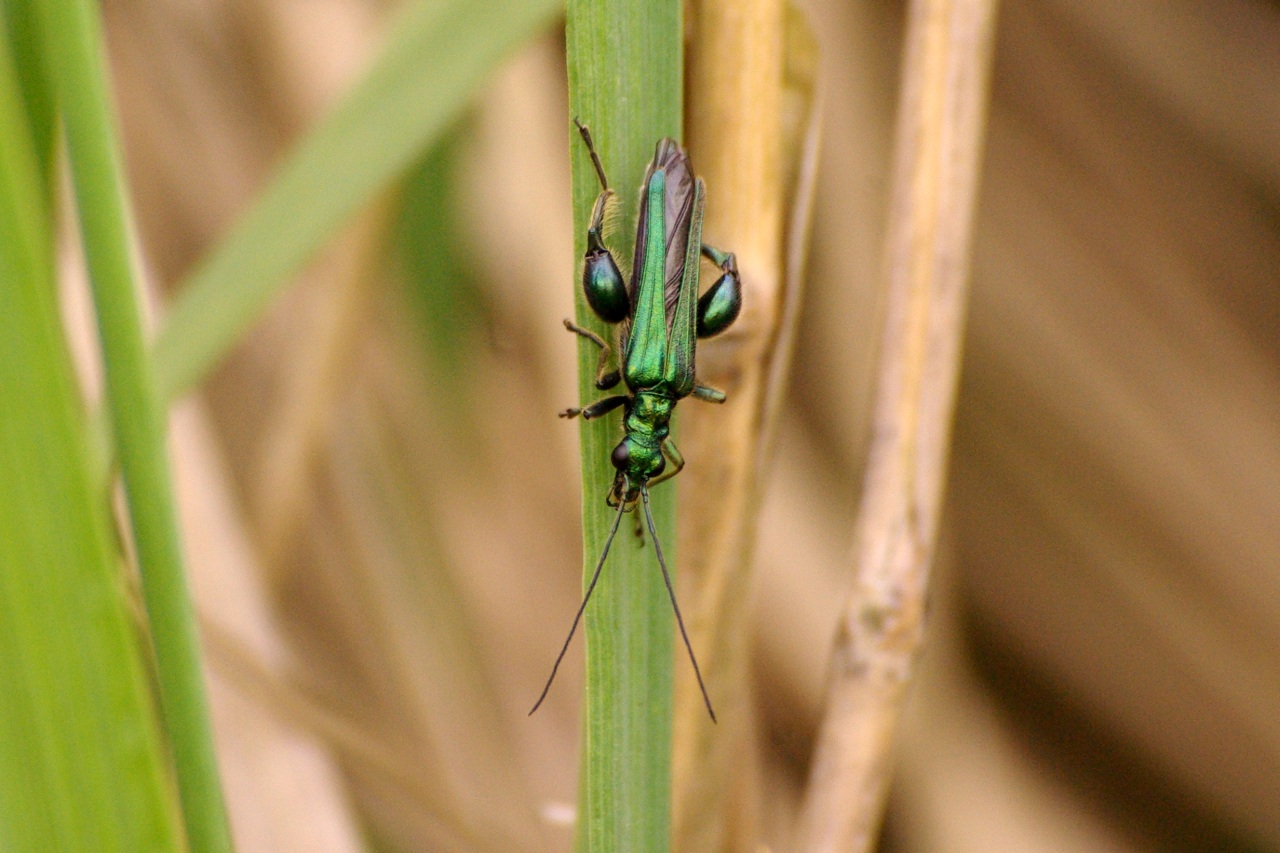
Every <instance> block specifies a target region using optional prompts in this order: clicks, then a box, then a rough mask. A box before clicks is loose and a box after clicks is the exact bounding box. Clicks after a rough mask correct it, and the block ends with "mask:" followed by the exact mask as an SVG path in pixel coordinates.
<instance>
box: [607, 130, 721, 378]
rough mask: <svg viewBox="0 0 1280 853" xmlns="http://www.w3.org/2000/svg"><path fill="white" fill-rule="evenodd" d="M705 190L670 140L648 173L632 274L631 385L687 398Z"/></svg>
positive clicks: (661, 143) (628, 356)
mask: <svg viewBox="0 0 1280 853" xmlns="http://www.w3.org/2000/svg"><path fill="white" fill-rule="evenodd" d="M704 194H705V190H704V188H703V184H702V182H701V181H698V180H695V178H694V176H693V169H692V167H691V166H690V164H689V155H688V154H686V153H685V150H684V149H683V148H681V147H680V145H679V144H678V143H676V142H675V140H672V139H663V140H661V141H659V142H658V145H657V148H656V150H655V151H654V155H653V162H652V163H650V164H649V168H648V170H647V171H646V172H645V184H644V190H643V192H642V194H641V197H640V218H639V223H638V224H637V227H636V250H635V261H634V266H633V267H632V275H631V305H632V316H631V328H630V330H629V337H628V341H627V346H626V349H625V353H626V359H625V368H624V375H625V377H626V380H627V385H628V387H630V388H632V389H633V390H634V389H641V388H644V389H651V390H661V391H665V392H667V393H669V394H671V395H672V396H673V397H676V398H680V397H684V396H686V395H688V394H689V393H690V392H691V391H692V390H693V384H694V364H693V362H694V345H695V341H696V331H697V300H698V264H699V252H700V251H701V247H702V208H703V197H704Z"/></svg>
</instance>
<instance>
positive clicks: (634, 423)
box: [529, 118, 742, 722]
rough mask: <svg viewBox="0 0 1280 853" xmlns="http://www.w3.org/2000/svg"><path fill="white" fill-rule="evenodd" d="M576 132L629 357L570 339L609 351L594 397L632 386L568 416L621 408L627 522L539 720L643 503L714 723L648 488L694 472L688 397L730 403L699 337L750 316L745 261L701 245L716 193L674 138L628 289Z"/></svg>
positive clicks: (657, 158) (604, 312)
mask: <svg viewBox="0 0 1280 853" xmlns="http://www.w3.org/2000/svg"><path fill="white" fill-rule="evenodd" d="M574 124H575V125H577V128H578V133H579V134H580V135H581V137H582V141H583V143H584V144H585V145H586V147H587V152H588V153H589V154H590V156H591V163H592V166H593V167H594V168H595V171H596V176H597V177H598V178H599V179H600V193H599V195H598V196H597V197H596V200H595V204H594V205H593V206H592V209H591V219H590V222H589V224H588V226H587V248H586V253H585V255H584V258H583V269H582V289H583V293H584V295H585V296H586V299H587V304H588V305H589V306H590V307H591V310H592V311H593V312H594V313H595V314H596V316H597V317H599V318H600V319H601V320H604V321H605V322H606V323H610V324H613V325H614V326H615V328H616V340H615V343H616V346H617V351H618V352H619V353H620V356H619V358H618V365H617V366H616V367H614V368H612V369H610V366H609V365H610V362H611V360H612V356H613V353H614V348H613V347H612V346H611V345H610V344H609V343H607V342H606V341H605V340H604V339H603V338H602V337H600V336H599V335H597V334H596V333H595V332H592V331H590V330H589V329H584V328H582V327H580V326H577V325H575V324H574V323H573V322H572V321H571V320H565V321H564V324H565V327H566V328H567V329H568V330H569V331H571V332H573V333H574V334H576V335H580V336H581V337H583V338H586V339H587V340H589V341H591V342H592V343H593V344H595V345H596V346H598V347H599V348H600V358H599V361H598V363H597V366H596V378H595V386H596V388H598V389H599V390H601V391H608V390H611V389H614V388H616V387H617V386H618V384H619V383H623V384H624V386H625V389H626V393H621V394H614V395H612V396H609V397H605V398H603V399H601V400H597V401H596V402H594V403H592V404H590V405H589V406H586V407H577V408H570V409H566V410H564V411H563V412H561V413H560V416H561V417H564V418H574V417H578V416H581V417H582V418H583V419H584V420H592V419H594V418H598V417H601V416H602V415H605V414H608V413H609V412H611V411H613V410H614V409H617V408H619V407H622V409H623V417H622V427H623V437H622V440H621V441H620V442H619V443H618V445H617V446H616V447H615V448H614V449H613V453H612V455H611V457H610V458H611V461H612V462H613V467H614V468H615V469H617V473H616V474H615V475H614V480H613V485H612V487H611V488H610V490H609V493H608V495H607V496H606V501H607V502H608V504H609V505H610V506H616V507H617V508H618V512H617V514H616V515H615V517H614V521H613V526H612V528H611V529H610V531H609V537H608V539H607V540H606V541H605V546H604V550H603V552H602V553H601V554H600V559H599V562H597V564H596V568H595V572H594V573H593V574H592V577H591V582H590V584H588V586H587V592H586V594H585V595H584V596H583V599H582V604H581V606H579V608H578V613H577V615H576V616H574V619H573V625H572V627H570V629H569V636H568V637H567V638H566V639H565V642H564V646H563V647H562V648H561V650H560V655H559V656H558V657H557V658H556V662H555V665H554V666H553V667H552V669H551V677H550V678H549V679H547V685H546V687H545V688H543V691H542V695H541V696H540V697H539V698H538V701H537V703H536V704H535V705H534V706H533V710H532V711H530V712H529V713H530V714H532V713H533V711H536V710H537V709H538V707H539V706H540V705H541V704H542V700H543V699H545V698H546V695H547V691H548V690H550V688H551V682H552V681H553V680H554V679H555V675H556V670H557V669H558V668H559V666H560V661H561V660H562V659H563V658H564V655H565V652H566V651H567V649H568V648H569V641H570V640H572V639H573V634H574V631H576V630H577V627H578V622H579V621H580V620H581V618H582V614H583V611H584V610H585V609H586V606H587V602H588V601H589V600H590V598H591V593H592V591H593V590H594V589H595V586H596V581H597V580H599V578H600V571H601V569H602V568H603V567H604V563H605V559H606V558H607V557H608V555H609V548H610V546H611V545H612V544H613V538H614V535H615V534H616V533H617V532H618V525H619V523H620V522H621V520H622V513H623V512H625V511H629V510H632V509H634V508H635V506H636V504H637V502H639V503H640V504H641V505H642V506H643V509H644V516H645V521H646V523H647V526H648V528H649V535H650V537H651V538H652V539H653V544H654V549H655V551H656V553H657V557H658V564H659V566H661V568H662V578H663V581H664V582H665V583H666V586H667V593H668V595H669V596H670V598H671V607H672V610H673V611H674V612H675V616H676V622H677V624H678V625H679V627H680V636H681V637H682V638H683V639H684V645H685V648H686V650H687V651H688V652H689V660H690V662H691V663H692V664H693V671H694V674H695V675H696V676H697V679H698V687H699V688H700V689H701V690H702V698H703V701H704V702H705V703H706V706H707V712H708V713H709V714H710V715H711V719H712V721H713V722H714V721H715V718H716V715H715V711H714V710H712V708H711V700H710V698H709V697H708V696H707V689H706V686H705V685H704V684H703V681H702V672H701V671H700V670H699V668H698V661H697V658H696V657H695V656H694V654H693V646H692V645H691V644H690V642H689V635H688V632H687V631H686V630H685V626H684V619H683V617H682V616H681V615H680V606H679V605H678V604H677V603H676V596H675V590H674V588H673V587H672V585H671V576H670V573H669V572H668V571H667V565H666V560H665V559H664V558H663V556H662V546H661V544H660V543H659V541H658V536H657V531H656V530H655V529H654V524H653V515H652V513H651V512H650V511H649V489H650V488H651V487H652V486H656V485H657V484H659V483H661V482H663V481H664V480H668V479H670V478H672V477H674V476H675V475H676V474H679V473H680V471H681V469H683V468H684V457H683V456H682V455H681V454H680V451H679V449H678V448H677V447H676V445H675V442H674V441H672V439H671V434H670V432H671V430H670V421H671V414H672V412H673V411H674V409H675V406H676V403H678V402H679V401H680V400H682V399H684V398H685V397H689V396H693V397H696V398H698V399H700V400H705V401H707V402H711V403H723V402H724V401H725V394H724V392H723V391H720V390H717V389H715V388H712V387H710V386H708V385H702V384H700V383H699V382H698V381H697V375H696V371H695V365H694V362H695V359H694V356H695V353H696V350H697V340H698V339H699V338H708V337H711V336H712V335H717V334H719V333H720V332H723V331H724V330H725V329H727V328H728V327H729V326H730V325H732V324H733V321H734V320H736V319H737V318H738V314H739V312H740V311H741V310H742V281H741V277H740V276H739V273H738V263H737V259H736V257H735V256H734V254H733V253H732V252H723V251H720V250H719V249H716V248H713V247H711V246H708V245H706V244H704V243H703V242H702V215H703V209H704V207H705V204H706V187H705V185H704V184H703V182H702V179H701V178H698V177H696V175H695V174H694V171H693V166H692V164H691V163H690V162H689V155H688V153H687V152H686V151H685V150H684V148H683V147H681V146H680V144H679V143H678V142H676V141H675V140H674V139H670V138H664V139H661V140H659V141H658V143H657V145H656V147H655V150H654V154H653V160H652V161H651V162H650V163H649V166H648V168H647V169H646V170H645V175H644V183H643V184H642V186H641V190H640V213H639V217H638V221H637V223H636V242H635V257H634V263H633V266H632V273H631V279H630V282H626V281H624V280H623V277H622V273H621V272H620V271H619V269H618V265H617V262H616V261H614V258H613V253H612V252H610V251H609V249H608V247H607V246H606V245H605V242H604V225H605V218H606V216H605V214H606V210H607V208H608V207H609V205H610V203H611V202H613V201H614V192H613V190H612V189H610V188H609V181H608V179H607V178H606V177H605V172H604V166H603V165H602V164H601V162H600V156H599V155H598V154H597V153H596V149H595V145H594V144H593V143H592V140H591V132H590V131H589V130H588V129H587V127H586V125H584V124H583V123H582V122H580V121H578V120H577V119H576V118H575V119H574ZM704 257H705V258H706V259H707V260H709V261H711V263H713V264H715V265H716V266H717V267H719V269H720V273H721V274H720V277H719V278H718V279H717V280H716V282H715V284H713V285H712V286H711V287H710V288H708V289H707V292H706V293H704V294H702V296H701V297H699V295H698V289H699V279H700V273H701V271H700V264H701V259H702V258H704ZM668 463H669V464H668Z"/></svg>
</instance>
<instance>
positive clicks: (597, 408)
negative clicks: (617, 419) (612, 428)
mask: <svg viewBox="0 0 1280 853" xmlns="http://www.w3.org/2000/svg"><path fill="white" fill-rule="evenodd" d="M629 399H631V398H630V397H628V396H627V395H626V394H618V395H617V396H614V397H605V398H604V399H603V400H596V401H595V402H594V403H592V404H591V405H590V406H587V407H586V408H585V409H584V408H582V407H580V406H574V407H573V408H572V409H565V410H564V411H563V412H561V413H560V417H562V418H576V417H577V416H578V415H582V419H583V420H584V421H589V420H591V419H593V418H598V417H600V416H601V415H604V414H608V413H609V412H612V411H613V410H614V409H616V408H618V407H619V406H621V405H622V404H623V403H625V402H627V400H629Z"/></svg>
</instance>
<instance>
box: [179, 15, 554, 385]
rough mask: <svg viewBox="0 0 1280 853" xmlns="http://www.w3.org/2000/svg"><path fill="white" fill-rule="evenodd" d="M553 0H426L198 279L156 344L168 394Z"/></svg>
mask: <svg viewBox="0 0 1280 853" xmlns="http://www.w3.org/2000/svg"><path fill="white" fill-rule="evenodd" d="M560 8H561V5H560V3H559V2H556V0H488V2H483V3H475V2H468V0H446V2H419V3H416V4H414V5H413V6H412V7H411V8H410V9H409V10H408V11H407V14H406V15H405V17H404V18H403V19H402V20H401V21H400V22H399V25H398V26H397V28H396V30H395V32H394V33H393V35H392V37H391V39H390V41H389V42H388V44H387V46H386V48H385V49H384V51H383V53H382V55H381V56H380V57H379V59H378V61H377V62H376V63H375V65H374V66H373V68H372V69H371V70H370V71H369V73H368V74H367V75H366V76H365V77H364V79H362V80H361V82H360V83H359V85H358V86H357V87H356V88H355V90H354V91H353V92H352V93H351V94H350V95H349V96H347V97H346V98H345V99H344V100H343V101H342V102H341V103H340V104H339V105H338V106H337V107H336V108H335V109H334V111H333V112H332V113H331V114H330V115H329V117H328V118H327V119H325V120H324V121H323V123H322V124H321V125H320V126H319V127H317V128H316V129H315V130H314V131H313V132H311V133H309V134H308V135H307V136H306V137H305V138H304V139H303V140H302V142H301V143H300V144H299V146H298V147H297V149H296V150H295V151H294V152H293V154H292V155H290V157H289V159H288V160H287V161H286V162H285V163H284V165H283V167H282V168H281V169H280V171H279V172H278V173H277V174H276V176H275V178H274V179H273V180H272V182H271V184H270V185H269V186H268V187H267V188H266V190H265V191H264V192H263V193H262V195H261V196H260V197H259V198H258V200H257V201H256V203H255V204H254V206H253V207H252V209H250V210H249V212H248V213H247V214H246V215H245V216H244V218H243V219H242V220H241V221H240V222H239V224H237V225H236V227H235V228H234V230H233V231H232V232H231V234H230V235H229V236H228V237H227V239H226V240H224V241H223V243H222V244H221V245H220V246H219V247H218V248H217V249H216V250H215V251H214V252H213V254H212V255H211V256H210V257H209V258H208V259H207V260H205V261H204V262H203V263H202V264H201V265H200V266H199V268H198V269H197V270H196V271H195V272H194V273H193V274H192V276H191V277H190V279H189V280H188V281H187V283H186V284H185V286H184V287H183V289H182V292H181V294H180V296H179V297H178V299H177V301H176V302H175V303H174V305H173V306H172V309H171V310H170V312H169V315H168V319H167V322H166V323H165V325H164V327H163V328H162V329H161V331H160V335H159V337H158V338H157V340H156V345H155V353H154V354H155V358H154V361H155V364H156V378H157V380H158V382H159V386H158V387H159V389H160V394H161V398H162V399H165V400H172V399H173V398H174V397H176V396H178V395H179V394H181V393H182V392H183V391H185V390H187V389H188V388H190V387H191V386H192V385H194V384H195V383H196V382H198V381H199V380H200V378H201V377H203V376H204V375H205V374H206V373H207V372H208V371H209V370H210V369H211V368H212V367H213V366H214V365H215V364H217V362H218V361H219V359H221V358H222V356H223V355H224V354H225V353H226V352H227V351H228V350H229V349H230V348H231V347H232V346H234V345H235V343H236V342H237V341H238V340H239V339H240V337H241V336H242V335H243V334H244V332H245V331H246V330H247V329H248V328H249V326H250V325H252V324H253V322H254V320H255V319H257V317H258V316H259V315H260V314H261V313H262V312H263V311H264V310H265V309H266V307H267V305H268V304H269V303H270V301H271V299H272V297H274V296H275V295H276V294H277V293H279V291H280V290H281V288H282V287H283V286H284V285H285V284H286V283H287V281H288V278H289V276H290V275H292V274H293V273H295V272H297V270H298V269H299V268H301V267H302V265H303V264H304V263H306V261H307V260H308V259H309V258H310V257H311V256H312V255H313V254H314V253H315V252H316V250H317V249H319V248H320V247H321V245H323V243H324V241H325V240H326V239H327V238H328V237H329V235H331V234H332V233H333V232H334V231H335V230H336V229H337V228H338V227H339V226H340V225H341V224H342V223H343V222H344V221H345V220H346V219H347V218H348V217H349V216H351V215H352V213H354V212H355V211H356V210H357V209H358V208H359V207H360V206H361V205H362V204H365V203H366V202H368V201H369V200H370V199H371V198H372V197H373V195H374V194H375V193H376V192H377V191H378V190H379V189H381V188H383V187H385V186H386V185H387V184H388V183H389V182H390V181H392V180H393V179H395V178H396V177H398V176H399V175H400V174H401V173H403V172H405V171H406V170H407V169H408V168H409V167H410V166H411V165H412V164H413V162H414V160H415V158H417V157H418V156H419V155H420V154H421V153H422V152H423V151H424V150H425V149H426V148H427V146H428V145H429V144H430V143H431V142H432V140H434V139H435V138H436V137H437V136H438V135H439V134H440V133H441V132H442V131H444V130H445V129H446V128H447V127H448V126H449V125H450V124H451V123H452V122H453V121H455V120H456V119H457V118H458V116H459V115H460V114H461V112H462V109H463V107H465V105H466V104H467V102H468V101H469V100H470V99H471V98H472V96H473V95H474V94H475V91H476V89H477V87H478V86H479V85H480V84H481V83H482V82H483V81H484V80H485V79H486V77H487V76H488V75H489V73H490V72H491V71H493V69H494V68H495V66H496V65H497V64H498V63H499V62H500V61H501V60H502V59H503V58H504V57H505V56H506V55H507V54H508V53H510V52H511V50H512V49H513V48H514V47H515V46H516V45H518V44H520V43H521V42H522V41H523V40H524V39H526V38H527V37H528V36H529V35H530V34H531V33H533V32H535V31H536V30H537V28H538V27H539V26H543V25H546V24H549V23H550V22H551V20H552V18H553V16H554V15H555V13H556V12H558V11H559V9H560Z"/></svg>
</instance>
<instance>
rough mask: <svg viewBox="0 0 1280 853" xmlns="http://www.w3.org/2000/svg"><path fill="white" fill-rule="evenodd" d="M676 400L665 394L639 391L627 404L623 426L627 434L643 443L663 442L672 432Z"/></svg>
mask: <svg viewBox="0 0 1280 853" xmlns="http://www.w3.org/2000/svg"><path fill="white" fill-rule="evenodd" d="M675 405H676V403H675V400H672V399H671V398H670V397H668V396H666V395H665V394H656V393H654V392H652V391H639V392H637V393H636V395H635V397H634V398H633V399H632V401H631V404H630V405H628V406H627V415H626V417H625V418H624V419H623V423H622V425H623V428H624V429H625V430H626V431H627V435H628V436H630V437H632V438H635V439H637V440H638V441H639V442H640V443H643V444H654V445H657V444H661V443H662V440H663V439H664V438H666V437H667V434H668V433H669V432H670V428H669V427H668V424H669V423H670V422H671V410H672V409H673V408H675Z"/></svg>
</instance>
